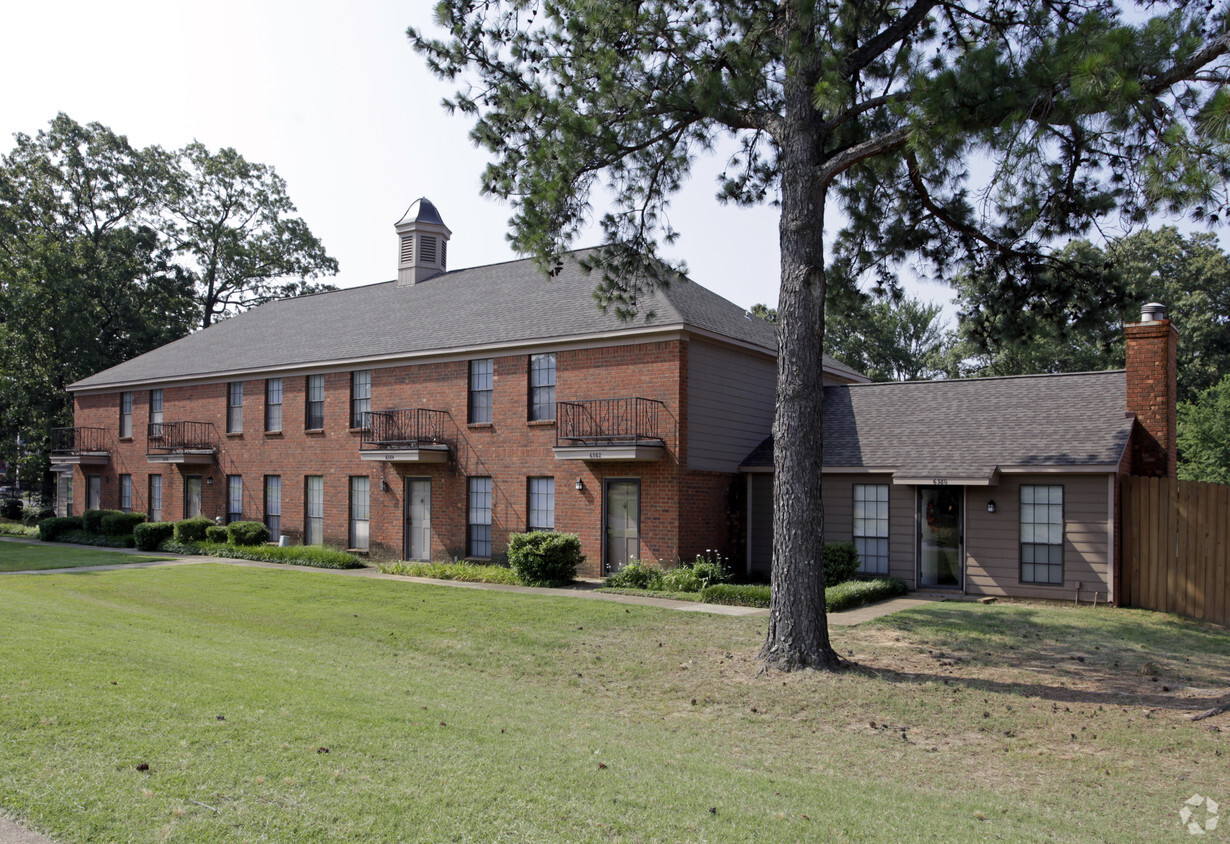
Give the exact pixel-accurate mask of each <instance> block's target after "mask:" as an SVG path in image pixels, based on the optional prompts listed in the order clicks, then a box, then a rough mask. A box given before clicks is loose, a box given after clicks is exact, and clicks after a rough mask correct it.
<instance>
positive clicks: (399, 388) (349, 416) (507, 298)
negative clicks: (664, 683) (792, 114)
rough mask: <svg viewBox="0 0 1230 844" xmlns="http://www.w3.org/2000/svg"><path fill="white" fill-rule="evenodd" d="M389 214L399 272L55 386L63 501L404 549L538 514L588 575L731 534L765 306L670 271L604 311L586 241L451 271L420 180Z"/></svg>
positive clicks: (764, 396)
mask: <svg viewBox="0 0 1230 844" xmlns="http://www.w3.org/2000/svg"><path fill="white" fill-rule="evenodd" d="M396 231H397V236H398V251H397V258H398V269H397V280H396V281H392V282H387V283H383V284H374V285H370V286H366V287H359V288H351V289H347V290H340V291H335V292H331V293H324V294H319V295H314V296H304V297H300V298H297V299H289V300H284V301H278V302H273V303H270V304H267V305H264V306H262V307H259V308H255V309H253V310H251V311H248V312H246V313H244V314H241V315H239V316H236V317H234V318H231V319H228V320H225V321H223V322H220V323H218V324H216V325H213V326H211V327H209V328H207V329H205V330H203V331H200V332H197V333H195V334H192V335H190V336H188V337H185V338H183V339H181V340H178V341H176V342H174V343H170V344H168V345H166V346H163V347H161V348H159V349H156V350H154V351H152V352H149V353H147V354H145V355H142V356H140V357H137V358H134V359H133V360H130V361H127V362H125V363H123V364H120V365H119V366H116V367H113V368H111V369H108V370H106V371H103V372H100V373H97V374H95V375H92V376H90V377H89V378H86V379H83V380H82V381H79V382H77V383H75V384H73V385H71V386H70V388H69V389H70V391H71V392H72V394H73V399H74V427H73V428H71V429H64V430H62V431H59V432H57V435H56V440H55V441H54V442H53V464H54V467H55V468H56V469H57V471H58V472H59V473H60V474H59V478H60V483H59V484H58V490H59V501H58V507H59V509H60V511H61V512H69V511H70V510H71V509H72V508H76V510H77V511H78V512H79V511H81V510H83V509H87V508H93V507H104V508H115V509H124V510H134V511H143V512H146V513H148V514H149V516H150V518H151V520H164V521H172V520H176V519H180V518H184V517H185V516H190V515H198V514H200V515H205V516H208V517H211V518H220V519H222V520H224V521H232V520H236V519H252V520H258V521H264V522H265V523H266V524H268V525H269V527H270V530H271V532H272V533H273V534H274V535H275V536H282V537H286V538H287V540H288V541H290V542H292V543H300V542H304V543H324V544H328V545H333V546H337V547H343V548H354V549H358V550H363V551H367V552H369V553H370V554H371V555H372V556H374V557H384V558H405V559H441V558H451V557H475V558H488V557H495V558H498V557H499V556H500V555H501V554H502V552H503V550H504V548H505V546H506V544H507V537H508V534H509V533H511V532H516V531H523V530H527V529H532V528H552V529H555V530H560V531H566V532H571V533H576V534H577V535H579V536H580V538H581V542H582V547H583V550H584V552H585V554H586V555H587V567H588V570H587V571H585V572H583V573H584V574H589V575H596V574H599V573H600V572H601V571H609V570H611V569H613V568H617V567H618V566H620V565H622V564H623V563H624V562H626V561H627V560H629V559H635V558H644V559H655V560H663V561H673V560H675V559H688V558H690V557H692V556H693V555H695V554H697V553H699V552H702V551H704V550H706V549H710V548H713V549H721V550H723V551H725V552H726V553H727V554H729V555H734V554H735V553H736V552H737V550H738V549H741V548H742V547H743V542H744V533H745V530H746V523H745V521H744V518H743V516H742V504H741V496H742V495H743V493H744V483H743V480H742V478H741V477H740V475H739V474H738V470H739V464H740V462H741V461H743V459H744V458H745V457H746V456H747V454H748V453H749V452H750V451H751V450H752V449H753V448H755V447H756V445H757V444H758V443H760V442H761V441H762V440H763V439H764V438H765V436H766V435H767V434H768V432H769V429H770V424H771V421H772V417H773V410H774V390H775V383H776V382H775V358H776V340H775V337H774V331H773V327H772V326H771V325H769V324H768V323H766V322H764V321H762V320H760V319H758V318H755V317H751V316H750V315H748V314H746V313H745V312H744V310H743V309H742V308H739V307H737V306H736V305H734V304H732V303H730V302H728V301H726V300H724V299H722V298H721V297H719V296H717V295H715V294H714V293H711V292H710V291H708V290H706V289H705V288H703V287H701V286H699V285H697V284H695V283H694V282H692V281H690V280H688V279H686V278H676V279H673V280H672V281H671V283H670V284H669V285H668V286H665V287H661V288H659V289H658V290H657V292H655V293H653V294H652V295H649V296H647V297H645V298H644V299H643V300H642V301H641V302H640V312H641V314H642V315H641V316H640V317H638V318H637V319H636V320H634V321H631V322H621V321H620V320H619V319H617V318H616V317H615V315H613V314H608V313H603V312H602V311H600V310H599V309H598V308H597V307H596V305H595V303H594V299H593V296H592V290H593V287H594V283H595V278H593V277H591V276H589V275H588V274H587V272H586V271H585V269H584V267H583V265H582V261H583V258H584V253H573V254H571V255H569V256H567V257H566V258H565V260H564V262H563V265H562V266H561V267H560V268H559V269H558V272H556V273H555V274H554V275H553V276H552V277H549V278H548V277H547V276H546V275H544V274H543V273H542V272H541V271H540V270H538V269H537V268H536V267H535V266H534V264H533V263H532V262H530V261H514V262H510V263H505V264H497V265H492V266H486V267H476V268H470V269H463V270H454V271H448V270H447V268H446V259H447V244H448V239H449V236H450V234H451V232H450V231H449V229H448V228H447V226H445V225H444V223H443V220H442V219H441V217H440V215H439V214H438V212H437V211H436V209H435V207H434V206H433V205H432V204H431V203H430V202H428V201H427V200H425V199H421V200H419V201H417V202H415V203H414V205H412V206H411V208H410V210H409V211H407V213H406V215H405V216H404V217H403V219H402V220H401V221H400V222H398V223H397V225H396ZM825 373H826V379H827V382H828V383H831V384H841V383H851V382H858V381H863V380H866V379H864V378H862V376H860V375H859V374H858V373H856V372H854V371H852V370H850V369H849V368H847V367H844V366H842V365H841V364H839V363H837V362H836V361H833V360H829V359H826V361H825Z"/></svg>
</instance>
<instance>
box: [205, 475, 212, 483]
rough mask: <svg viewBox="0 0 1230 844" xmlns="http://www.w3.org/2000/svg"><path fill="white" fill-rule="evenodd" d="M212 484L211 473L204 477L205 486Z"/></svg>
mask: <svg viewBox="0 0 1230 844" xmlns="http://www.w3.org/2000/svg"><path fill="white" fill-rule="evenodd" d="M213 485H214V479H213V476H212V475H211V476H210V477H208V478H206V479H205V486H213Z"/></svg>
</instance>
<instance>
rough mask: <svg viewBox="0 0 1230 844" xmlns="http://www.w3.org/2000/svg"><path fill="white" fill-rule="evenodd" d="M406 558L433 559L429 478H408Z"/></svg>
mask: <svg viewBox="0 0 1230 844" xmlns="http://www.w3.org/2000/svg"><path fill="white" fill-rule="evenodd" d="M406 559H407V560H430V559H431V480H430V479H429V478H406Z"/></svg>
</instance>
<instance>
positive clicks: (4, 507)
mask: <svg viewBox="0 0 1230 844" xmlns="http://www.w3.org/2000/svg"><path fill="white" fill-rule="evenodd" d="M24 506H25V505H23V504H22V503H21V499H20V498H6V499H4V500H3V501H0V517H3V518H5V519H12V520H13V521H17V520H19V519H20V518H21V511H22V510H23V509H24Z"/></svg>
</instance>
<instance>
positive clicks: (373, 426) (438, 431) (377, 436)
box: [359, 407, 448, 449]
mask: <svg viewBox="0 0 1230 844" xmlns="http://www.w3.org/2000/svg"><path fill="white" fill-rule="evenodd" d="M447 417H448V413H447V412H446V411H443V410H427V409H425V408H421V407H415V408H407V409H403V410H373V411H369V412H368V413H367V418H366V423H367V424H366V426H365V428H364V431H363V436H362V438H361V439H360V440H359V448H360V449H365V448H379V449H409V448H422V447H425V446H440V445H448V440H447V439H446V438H445V420H446V419H447Z"/></svg>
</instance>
